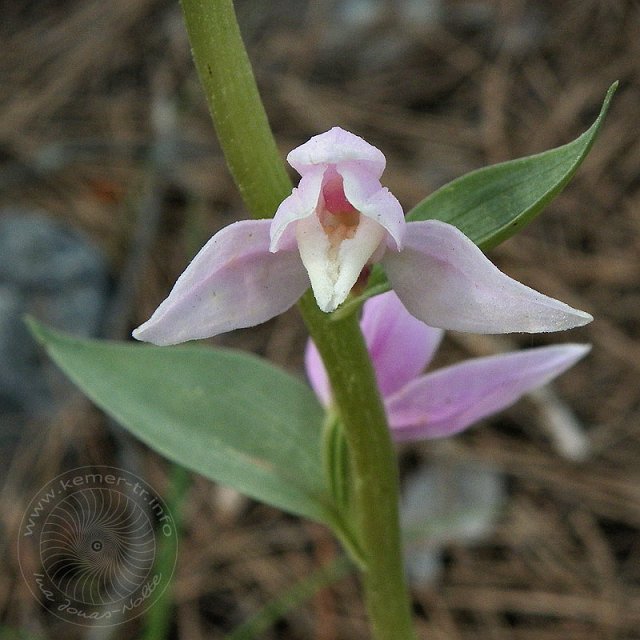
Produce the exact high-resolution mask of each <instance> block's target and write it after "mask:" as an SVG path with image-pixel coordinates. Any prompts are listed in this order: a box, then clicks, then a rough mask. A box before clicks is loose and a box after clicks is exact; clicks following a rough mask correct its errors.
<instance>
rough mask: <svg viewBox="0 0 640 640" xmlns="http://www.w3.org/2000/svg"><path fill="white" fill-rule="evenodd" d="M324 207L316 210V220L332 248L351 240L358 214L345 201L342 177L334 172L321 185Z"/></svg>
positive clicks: (358, 219)
mask: <svg viewBox="0 0 640 640" xmlns="http://www.w3.org/2000/svg"><path fill="white" fill-rule="evenodd" d="M322 199H323V200H324V205H323V206H321V207H319V208H318V218H319V220H320V224H321V225H322V228H323V229H324V232H325V233H326V234H327V236H328V238H329V242H330V243H331V246H332V247H337V246H338V245H339V244H340V242H342V240H345V239H346V238H353V236H354V235H355V232H356V229H357V228H358V223H359V222H360V213H359V212H358V211H357V209H355V208H354V206H353V205H352V204H351V203H350V202H349V201H348V200H347V197H346V196H345V194H344V186H343V183H342V176H341V175H339V174H338V173H337V172H336V171H335V170H334V171H333V175H331V176H329V178H328V179H326V180H325V183H324V184H323V185H322Z"/></svg>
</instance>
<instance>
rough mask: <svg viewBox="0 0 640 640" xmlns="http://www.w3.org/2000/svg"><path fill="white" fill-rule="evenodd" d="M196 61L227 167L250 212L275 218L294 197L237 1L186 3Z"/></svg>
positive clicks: (185, 12) (190, 38)
mask: <svg viewBox="0 0 640 640" xmlns="http://www.w3.org/2000/svg"><path fill="white" fill-rule="evenodd" d="M181 2H182V11H183V13H184V19H185V23H186V26H187V33H188V34H189V41H190V42H191V48H192V52H193V59H194V61H195V64H196V69H197V70H198V75H199V76H200V82H201V83H202V86H203V87H204V90H205V94H206V97H207V102H208V104H209V110H210V112H211V117H212V118H213V124H214V126H215V128H216V132H217V134H218V139H219V140H220V144H221V145H222V150H223V151H224V155H225V158H226V160H227V165H228V166H229V169H230V171H231V174H232V175H233V179H234V180H235V183H236V185H237V186H238V189H239V191H240V195H241V196H242V198H243V200H244V202H245V204H246V206H247V209H249V211H250V212H251V214H252V215H253V216H254V217H256V218H269V217H271V216H273V214H274V213H275V211H276V209H277V208H278V205H279V204H280V203H281V202H282V201H283V200H284V199H285V198H286V197H287V196H288V195H289V194H290V193H291V186H292V185H291V180H290V179H289V176H288V174H287V171H286V169H285V166H284V164H283V162H282V160H281V158H280V154H279V152H278V148H277V146H276V143H275V140H274V139H273V134H272V133H271V128H270V127H269V122H268V120H267V114H266V112H265V110H264V107H263V105H262V101H261V99H260V94H259V93H258V87H257V85H256V81H255V78H254V76H253V70H252V68H251V63H250V62H249V57H248V56H247V52H246V50H245V48H244V44H243V42H242V37H241V35H240V29H239V27H238V21H237V20H236V16H235V12H234V10H233V2H232V0H181Z"/></svg>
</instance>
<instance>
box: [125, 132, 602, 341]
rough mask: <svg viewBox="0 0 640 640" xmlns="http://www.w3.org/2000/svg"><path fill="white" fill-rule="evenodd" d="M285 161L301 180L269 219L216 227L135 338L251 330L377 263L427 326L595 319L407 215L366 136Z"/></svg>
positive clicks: (314, 141) (550, 327)
mask: <svg viewBox="0 0 640 640" xmlns="http://www.w3.org/2000/svg"><path fill="white" fill-rule="evenodd" d="M287 160H288V161H289V163H290V164H291V166H292V167H294V168H295V169H296V170H297V171H298V172H299V173H300V175H301V176H302V178H301V180H300V184H299V185H298V187H297V189H294V190H293V193H292V194H291V195H290V196H289V197H288V198H286V199H285V200H284V201H283V202H282V204H281V205H280V206H279V207H278V210H277V212H276V214H275V217H274V218H273V219H272V220H268V219H267V220H244V221H241V222H236V223H234V224H231V225H229V226H228V227H225V228H224V229H222V230H221V231H219V232H218V233H216V234H215V235H214V236H213V237H212V238H211V239H210V240H209V242H207V244H206V245H205V246H204V247H203V248H202V249H201V251H200V252H199V253H198V254H197V255H196V257H195V258H194V259H193V261H192V262H191V264H190V265H189V266H188V267H187V269H186V270H185V272H184V273H183V274H182V275H181V276H180V277H179V278H178V280H177V282H176V284H175V286H174V287H173V290H172V291H171V293H170V294H169V296H168V297H167V299H166V300H165V301H164V302H162V304H160V306H159V307H158V308H157V309H156V311H155V313H154V314H153V315H152V316H151V318H150V319H149V320H148V321H147V322H145V323H144V324H142V325H141V326H140V327H138V328H137V329H136V330H135V331H134V332H133V335H134V337H135V338H137V339H139V340H145V341H147V342H153V343H155V344H158V345H168V344H176V343H178V342H185V341H187V340H195V339H198V338H206V337H210V336H214V335H217V334H219V333H223V332H225V331H231V330H232V329H238V328H241V327H249V326H253V325H256V324H259V323H261V322H265V321H266V320H269V319H270V318H273V317H274V316H276V315H278V314H280V313H282V312H284V311H286V310H287V309H288V308H289V307H291V306H292V305H293V304H294V303H295V302H296V301H297V300H298V299H299V298H300V296H301V295H302V294H303V293H304V292H305V291H306V289H307V288H308V287H309V285H311V287H312V288H313V292H314V295H315V298H316V301H317V303H318V306H319V307H320V308H321V309H322V310H323V311H325V312H331V311H333V310H335V309H336V308H337V307H338V306H339V305H340V304H341V303H342V302H344V301H345V299H346V298H347V296H348V295H349V293H350V291H351V288H352V287H353V285H354V284H355V283H356V281H357V280H358V277H359V276H360V273H361V272H362V270H363V268H364V267H365V266H367V265H369V264H373V263H375V262H381V263H382V265H383V266H384V269H385V271H386V274H387V277H388V279H389V281H390V283H391V286H392V287H393V289H394V290H395V291H396V293H397V294H398V296H399V297H400V299H401V300H402V302H403V304H404V305H405V306H406V308H407V309H408V310H409V312H410V313H411V314H413V315H414V316H415V317H416V318H418V319H420V320H422V321H423V322H426V323H428V324H429V325H431V326H434V327H441V328H443V329H455V330H458V331H473V332H476V333H510V332H514V331H525V332H530V333H537V332H541V331H560V330H562V329H568V328H571V327H576V326H580V325H583V324H586V323H587V322H590V321H591V320H592V319H593V318H592V317H591V316H590V315H589V314H587V313H584V312H582V311H578V310H576V309H572V308H571V307H569V306H568V305H566V304H564V303H562V302H559V301H558V300H554V299H553V298H549V297H547V296H545V295H543V294H541V293H538V292H536V291H534V290H533V289H530V288H529V287H526V286H525V285H523V284H520V283H519V282H517V281H515V280H513V279H511V278H509V277H508V276H506V275H505V274H504V273H502V272H501V271H499V270H498V269H497V268H496V267H495V266H494V265H493V264H492V263H491V262H490V261H489V260H488V259H487V258H486V257H485V256H484V254H483V253H482V252H481V251H480V249H478V247H476V245H475V244H474V243H473V242H472V241H471V240H469V239H468V238H467V237H466V236H465V235H464V234H463V233H462V232H460V231H459V230H458V229H456V228H455V227H453V226H451V225H449V224H445V223H443V222H438V221H436V220H429V221H425V222H408V223H407V222H406V221H405V219H404V215H403V212H402V207H401V206H400V204H399V202H398V201H397V200H396V198H395V197H394V196H393V195H392V194H391V193H390V192H389V191H388V189H386V188H384V187H382V185H381V184H380V177H381V175H382V172H383V171H384V168H385V164H386V160H385V157H384V155H383V154H382V152H381V151H379V150H378V149H376V148H375V147H373V146H372V145H370V144H368V143H367V142H365V141H364V140H363V139H362V138H359V137H358V136H356V135H354V134H352V133H349V132H348V131H344V130H343V129H340V128H339V127H334V128H333V129H331V130H330V131H327V132H326V133H323V134H320V135H317V136H314V137H313V138H311V139H310V140H309V141H308V142H306V143H305V144H303V145H301V146H300V147H298V148H296V149H294V150H293V151H291V153H290V154H289V155H288V157H287Z"/></svg>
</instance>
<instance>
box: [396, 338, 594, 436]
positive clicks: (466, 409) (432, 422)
mask: <svg viewBox="0 0 640 640" xmlns="http://www.w3.org/2000/svg"><path fill="white" fill-rule="evenodd" d="M590 348H591V347H590V346H588V345H578V344H567V345H561V346H553V347H539V348H537V349H527V350H524V351H518V352H514V353H507V354H502V355H497V356H490V357H488V358H476V359H473V360H469V361H467V362H463V363H462V364H458V365H454V366H452V367H447V368H446V369H440V370H439V371H436V372H435V373H430V374H428V375H425V376H421V377H420V378H417V379H415V380H414V381H413V382H410V383H409V384H408V385H407V386H405V387H404V388H403V389H402V390H400V391H399V392H398V393H396V394H395V395H394V396H392V397H391V398H388V399H387V402H386V407H387V414H388V417H389V424H390V426H391V430H392V435H393V438H394V440H396V441H406V440H422V439H425V438H441V437H444V436H450V435H453V434H455V433H458V432H460V431H462V430H463V429H465V428H466V427H468V426H470V425H471V424H473V423H474V422H478V420H481V419H482V418H485V417H487V416H489V415H491V414H493V413H496V412H498V411H501V410H502V409H505V408H506V407H508V406H510V405H511V404H513V403H514V402H515V401H516V400H518V399H519V398H520V397H521V396H523V395H524V394H525V393H527V392H528V391H532V390H533V389H535V388H536V387H540V386H542V385H544V384H547V383H548V382H550V381H551V380H553V379H554V378H555V377H557V376H559V375H560V374H561V373H563V372H564V371H566V370H567V369H568V368H569V367H571V366H572V365H573V364H575V363H576V362H577V361H578V360H580V358H582V357H583V356H584V355H586V354H587V353H588V351H589V350H590Z"/></svg>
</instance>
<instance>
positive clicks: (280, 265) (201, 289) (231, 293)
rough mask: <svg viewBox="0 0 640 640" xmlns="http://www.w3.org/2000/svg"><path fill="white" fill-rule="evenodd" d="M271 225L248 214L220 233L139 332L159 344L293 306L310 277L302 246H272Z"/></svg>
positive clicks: (216, 330)
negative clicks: (271, 248) (300, 251)
mask: <svg viewBox="0 0 640 640" xmlns="http://www.w3.org/2000/svg"><path fill="white" fill-rule="evenodd" d="M270 225H271V220H244V221H242V222H236V223H235V224H232V225H229V226H228V227H225V228H224V229H222V230H221V231H219V232H218V233H216V235H214V236H213V237H212V238H211V239H210V240H209V242H207V244H206V245H205V246H204V247H203V248H202V249H201V250H200V252H199V253H198V254H197V255H196V257H195V258H194V259H193V261H192V262H191V264H189V266H188V267H187V268H186V270H185V271H184V273H183V274H182V275H181V276H180V277H179V278H178V280H177V282H176V284H175V285H174V287H173V289H172V291H171V293H170V294H169V296H168V297H167V299H166V300H165V301H164V302H163V303H162V304H161V305H160V306H159V307H158V308H157V309H156V311H155V313H154V314H153V315H152V316H151V318H150V319H149V320H147V322H145V323H144V324H142V325H141V326H139V327H138V328H137V329H136V330H135V331H134V332H133V336H134V338H136V339H138V340H144V341H146V342H152V343H154V344H157V345H169V344H176V343H178V342H186V341H187V340H197V339H199V338H208V337H211V336H215V335H217V334H219V333H224V332H225V331H231V330H232V329H239V328H241V327H251V326H253V325H256V324H259V323H261V322H265V321H266V320H269V319H270V318H273V317H274V316H276V315H278V314H279V313H282V312H283V311H286V310H287V309H288V308H289V307H291V306H292V305H293V304H294V303H295V302H296V301H297V300H298V298H299V297H300V296H301V295H302V294H303V293H304V292H305V290H306V289H307V288H308V287H309V279H308V277H307V273H306V271H305V269H304V267H303V265H302V262H301V261H300V256H299V254H298V252H297V251H295V250H294V251H280V252H278V253H270V252H269V226H270Z"/></svg>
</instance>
